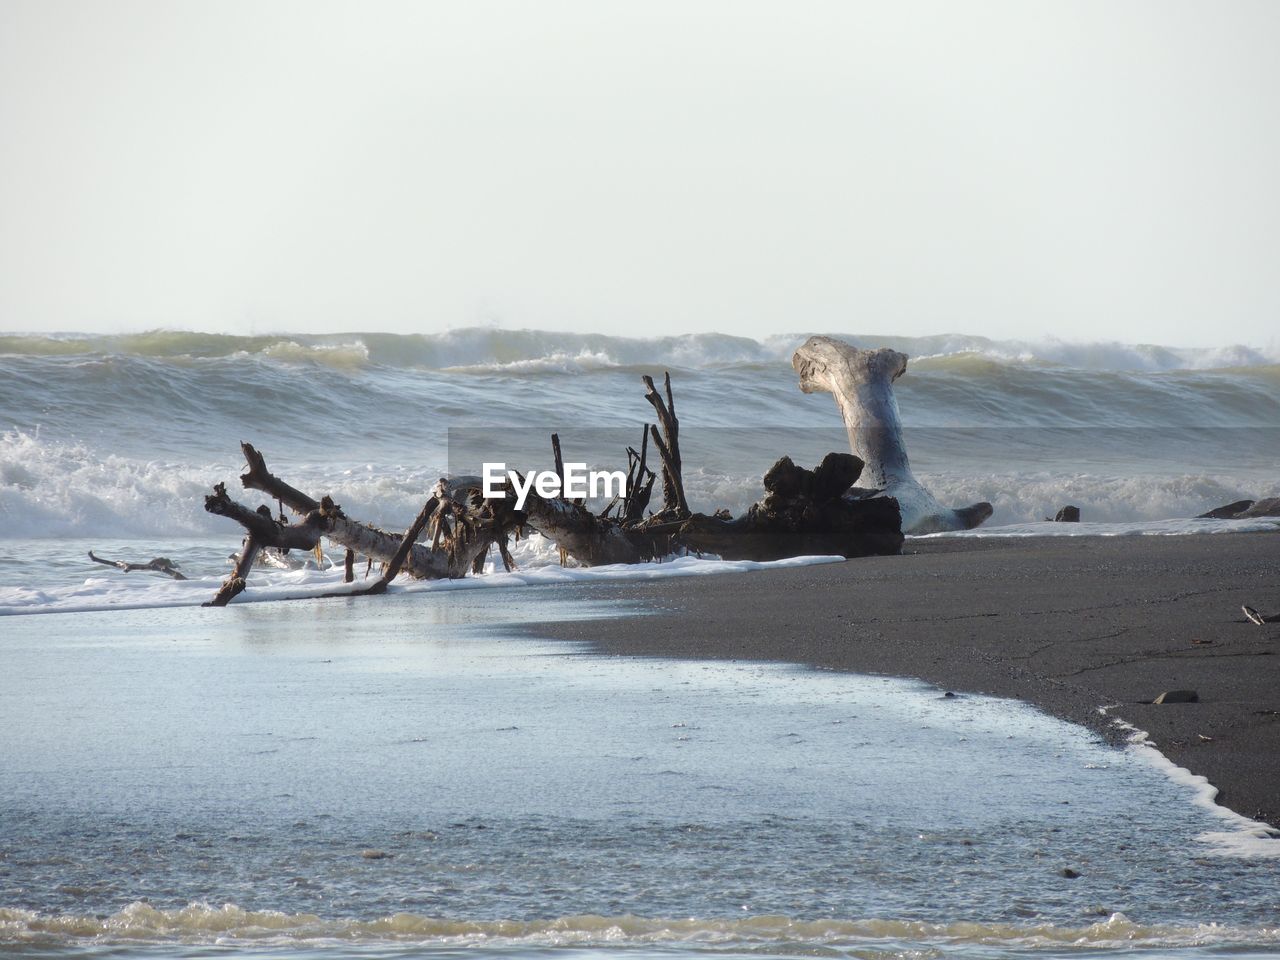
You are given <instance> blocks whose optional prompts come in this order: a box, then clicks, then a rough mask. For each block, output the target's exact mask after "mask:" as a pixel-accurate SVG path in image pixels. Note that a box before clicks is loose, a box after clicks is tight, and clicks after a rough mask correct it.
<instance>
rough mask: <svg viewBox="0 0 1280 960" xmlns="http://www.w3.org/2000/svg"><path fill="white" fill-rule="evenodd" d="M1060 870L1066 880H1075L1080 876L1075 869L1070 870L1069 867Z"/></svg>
mask: <svg viewBox="0 0 1280 960" xmlns="http://www.w3.org/2000/svg"><path fill="white" fill-rule="evenodd" d="M1060 872H1061V873H1062V875H1063V876H1064V877H1066V878H1067V879H1068V880H1075V879H1076V878H1077V877H1079V876H1080V874H1079V873H1077V872H1076V871H1075V870H1072V869H1071V868H1070V867H1063V868H1062V870H1061V871H1060Z"/></svg>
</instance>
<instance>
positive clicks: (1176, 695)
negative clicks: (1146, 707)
mask: <svg viewBox="0 0 1280 960" xmlns="http://www.w3.org/2000/svg"><path fill="white" fill-rule="evenodd" d="M1151 702H1152V703H1199V702H1200V694H1198V693H1196V692H1195V691H1194V690H1166V691H1165V692H1164V693H1162V694H1160V696H1158V697H1156V698H1155V699H1154V700H1152V701H1151Z"/></svg>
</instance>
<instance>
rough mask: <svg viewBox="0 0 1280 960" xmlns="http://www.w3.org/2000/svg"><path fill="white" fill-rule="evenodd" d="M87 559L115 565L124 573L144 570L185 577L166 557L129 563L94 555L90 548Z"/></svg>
mask: <svg viewBox="0 0 1280 960" xmlns="http://www.w3.org/2000/svg"><path fill="white" fill-rule="evenodd" d="M89 559H90V560H92V561H93V562H94V563H101V564H104V565H105V566H108V567H115V568H116V569H117V570H123V571H124V572H125V573H133V572H134V571H135V570H146V571H148V572H151V573H163V574H164V575H165V576H166V577H173V579H175V580H185V579H187V578H186V577H184V576H183V575H182V573H181V572H179V570H178V565H177V564H176V563H174V562H173V561H172V560H170V559H169V558H168V557H156V558H155V559H154V560H148V561H147V562H146V563H129V562H128V561H126V560H107V559H104V558H103V557H99V556H95V555H94V552H93V551H92V550H90V551H89Z"/></svg>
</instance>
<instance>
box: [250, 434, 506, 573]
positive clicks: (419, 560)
mask: <svg viewBox="0 0 1280 960" xmlns="http://www.w3.org/2000/svg"><path fill="white" fill-rule="evenodd" d="M240 447H241V450H242V451H243V452H244V457H245V462H246V463H247V464H248V470H247V471H246V472H245V473H244V474H242V475H241V477H240V482H241V483H242V484H243V485H244V486H245V488H246V489H249V490H258V491H261V492H262V493H265V494H267V495H268V496H269V497H271V498H272V499H274V500H279V501H280V502H281V503H283V504H284V505H285V506H286V507H288V508H289V509H290V510H292V511H294V512H295V513H298V514H301V515H303V516H308V515H310V514H312V513H313V512H316V511H319V514H320V516H321V517H322V518H323V521H324V531H323V532H324V536H325V537H326V538H328V539H329V540H331V541H332V542H334V543H336V544H338V545H339V546H342V547H346V548H347V549H348V550H351V551H354V552H355V553H358V554H361V555H362V556H366V557H369V558H371V559H373V560H378V561H380V562H382V563H389V562H390V561H391V560H392V558H393V557H395V556H396V554H397V552H398V551H399V550H400V547H401V544H402V543H403V541H404V537H403V536H401V535H397V534H394V533H388V532H387V531H385V530H379V529H378V528H377V527H374V526H372V525H370V524H367V523H361V522H359V521H357V520H352V519H351V518H349V517H347V516H346V515H345V514H344V513H343V512H342V509H341V507H339V506H337V505H336V504H334V503H333V501H332V500H330V499H329V498H328V497H325V498H324V499H322V500H319V501H317V500H315V499H314V498H312V497H310V496H308V495H307V494H305V493H303V492H302V491H300V490H297V489H295V488H294V487H291V486H290V485H289V484H287V483H285V482H284V481H283V480H281V479H280V478H278V477H276V476H275V475H274V474H272V473H271V471H270V470H268V469H267V465H266V461H265V459H264V458H263V456H262V454H261V453H259V452H258V451H257V450H256V449H255V448H254V447H253V445H252V444H249V443H242V444H241V445H240ZM480 489H481V481H480V478H479V477H457V478H452V479H442V480H441V481H440V482H439V483H437V484H436V488H435V490H434V491H433V493H432V496H433V497H434V498H435V499H436V501H437V504H438V507H437V508H436V509H435V510H434V511H433V512H432V513H433V516H432V525H433V533H434V538H433V542H432V543H431V544H430V545H428V544H423V543H413V544H411V545H410V547H409V551H408V553H407V555H406V556H405V557H404V560H403V572H404V573H406V574H408V575H409V576H411V577H414V578H415V579H418V580H445V579H457V578H459V577H464V576H466V575H467V573H468V572H469V571H471V570H472V569H473V567H474V566H475V565H476V563H477V562H478V561H483V559H484V556H485V554H486V553H488V551H489V547H490V546H492V545H493V544H494V543H495V541H497V540H499V539H502V540H503V543H504V545H505V537H506V533H507V530H508V529H509V528H510V527H511V526H513V525H514V524H515V518H514V517H513V511H511V510H509V509H504V508H503V506H502V505H501V501H498V502H495V503H489V502H486V501H485V500H484V499H483V498H482V497H480Z"/></svg>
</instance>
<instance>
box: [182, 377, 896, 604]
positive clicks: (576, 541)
mask: <svg viewBox="0 0 1280 960" xmlns="http://www.w3.org/2000/svg"><path fill="white" fill-rule="evenodd" d="M642 379H643V383H644V386H645V397H646V399H647V400H648V402H649V404H650V405H651V406H652V407H653V410H654V412H655V414H656V418H657V421H658V422H657V423H656V424H646V425H645V428H644V430H643V431H642V433H641V439H640V449H639V450H636V449H634V448H630V447H628V448H627V451H626V454H627V467H628V469H627V484H626V488H625V490H624V492H623V494H622V495H621V496H617V497H615V498H614V499H613V501H612V502H611V503H609V504H608V505H607V506H606V507H605V508H604V509H603V510H602V511H600V512H599V513H594V512H592V511H591V510H590V509H589V508H588V507H587V506H585V505H584V504H583V502H582V501H581V500H580V499H575V500H570V499H567V498H565V497H563V496H541V495H539V494H538V493H537V491H536V490H534V489H528V490H527V492H526V495H525V499H524V503H523V507H522V509H520V510H516V509H515V506H514V504H515V503H516V502H517V499H518V498H517V496H516V492H515V483H514V482H513V480H512V478H508V480H507V483H506V484H505V485H504V486H503V488H502V492H501V495H499V496H491V497H488V498H486V497H485V496H484V495H483V491H484V484H483V482H482V480H481V478H480V477H471V476H463V477H450V478H444V479H442V480H440V481H439V482H438V483H437V484H436V486H435V488H434V489H433V490H432V492H431V494H430V496H429V497H428V498H427V499H426V502H425V503H424V504H423V507H422V509H421V511H419V513H418V516H417V517H416V518H415V520H414V522H413V523H412V524H411V525H410V526H409V529H408V530H406V531H405V532H404V533H403V534H399V535H397V534H394V533H389V532H387V531H384V530H379V529H378V528H376V527H374V526H372V525H370V524H367V523H362V522H360V521H358V520H355V519H352V518H351V517H348V516H347V515H346V514H345V513H344V512H343V510H342V508H341V507H339V506H338V505H337V504H335V503H334V502H333V501H332V499H331V498H329V497H327V496H322V497H321V498H319V499H316V498H315V497H312V496H311V495H309V494H307V493H304V492H303V491H301V490H298V489H297V488H295V487H293V486H290V485H289V484H288V483H286V482H285V481H284V480H282V479H280V478H279V477H277V476H276V475H275V474H273V473H272V472H271V471H270V470H269V469H268V468H267V464H266V460H265V458H264V457H263V456H262V454H261V453H260V452H259V451H258V450H257V449H256V448H254V447H253V446H252V445H251V444H249V443H243V444H241V449H242V451H243V453H244V457H245V462H246V464H247V469H246V471H245V473H244V474H242V475H241V477H240V482H241V484H242V485H243V486H244V488H245V489H247V490H256V491H258V492H260V493H263V494H265V495H266V496H268V497H270V498H271V499H272V500H275V501H277V502H278V503H279V504H280V506H281V516H280V517H273V516H272V513H271V510H270V508H268V507H267V506H265V505H264V506H261V507H258V508H257V509H251V508H250V507H247V506H245V505H243V504H241V503H238V502H236V501H235V500H233V499H232V498H231V497H230V496H229V495H228V493H227V491H226V489H225V487H224V486H223V485H221V484H219V485H218V486H216V487H215V488H214V492H213V494H212V495H210V496H209V497H207V498H206V501H205V509H206V510H208V511H209V512H210V513H213V514H217V515H219V516H225V517H227V518H228V519H231V520H234V521H235V522H236V523H238V524H239V525H240V526H241V527H243V528H244V530H245V531H246V537H245V540H244V545H243V547H242V549H241V552H240V555H239V557H238V560H237V565H236V569H235V571H233V573H232V574H231V576H230V577H228V578H227V581H226V582H225V583H224V584H223V586H222V589H221V590H219V592H218V594H217V596H216V597H215V598H214V600H213V601H211V605H216V606H220V605H224V604H226V603H227V602H229V601H230V600H231V599H232V598H233V597H235V596H236V595H237V594H239V593H240V592H242V591H243V590H244V589H245V582H246V579H247V577H248V573H249V570H250V568H251V567H252V565H253V561H254V558H255V556H257V555H258V554H259V553H260V552H261V551H263V550H268V549H271V550H279V551H282V552H287V551H289V550H313V549H316V550H318V547H319V544H320V543H321V541H322V540H328V541H329V542H330V543H333V544H336V545H338V546H339V547H342V548H344V551H345V558H344V564H343V566H344V580H345V581H346V582H347V583H350V582H352V581H353V580H354V565H355V557H356V555H357V554H360V555H361V556H364V557H367V558H368V561H369V565H370V567H372V564H373V562H374V561H378V562H380V563H381V564H382V565H383V567H382V575H381V576H380V577H379V578H378V580H376V581H375V582H374V583H373V584H371V585H370V586H369V587H366V588H364V589H361V590H357V591H354V594H355V595H361V594H377V593H382V592H385V591H386V589H387V586H388V584H389V583H390V582H391V581H392V580H393V579H394V578H395V577H396V576H397V575H398V574H400V573H402V572H403V573H405V574H407V575H408V576H411V577H415V578H418V579H441V578H457V577H463V576H466V574H467V573H468V572H479V570H480V569H482V566H483V563H484V560H485V557H486V556H487V554H488V552H489V549H490V548H491V547H496V549H497V551H498V553H499V555H500V556H501V558H502V562H503V565H504V566H505V567H506V568H507V569H512V568H513V567H514V563H513V561H512V558H511V554H510V551H509V539H510V538H511V537H512V536H516V537H518V536H520V535H521V534H522V533H523V532H525V531H527V530H531V531H534V532H536V533H539V534H541V535H542V536H544V537H546V538H547V539H549V540H550V541H552V542H553V543H554V544H555V545H556V546H557V548H558V549H559V551H560V556H561V561H562V562H567V561H568V559H569V558H573V559H574V560H575V561H576V562H577V563H579V564H581V565H583V566H597V565H601V564H631V563H640V562H644V561H647V560H653V559H655V558H660V557H663V556H667V555H670V554H672V553H675V552H685V551H693V552H698V553H713V554H717V555H719V556H722V557H725V558H727V559H758V560H771V559H779V558H782V557H793V556H801V555H811V554H828V555H830V554H836V555H841V556H845V557H858V556H867V555H871V554H896V553H899V552H900V551H901V546H902V524H901V515H900V512H899V505H898V502H897V501H896V500H895V499H894V498H893V497H891V496H882V495H880V494H882V493H884V491H883V490H881V489H874V490H863V491H860V492H859V491H857V490H856V488H854V489H853V490H851V488H852V485H853V483H854V482H855V481H856V480H857V479H858V478H859V476H860V475H861V474H862V473H863V472H864V462H863V460H862V459H861V458H860V457H857V456H852V455H850V454H839V453H832V454H828V455H827V457H826V458H825V459H824V460H823V461H822V463H821V464H819V465H818V466H817V467H816V468H815V469H813V470H807V469H804V468H802V467H797V466H796V465H795V464H794V463H792V461H791V460H790V459H789V458H787V457H783V458H782V459H781V460H779V461H778V462H777V463H775V464H774V466H773V467H772V468H770V470H769V472H768V473H767V474H766V475H765V477H764V486H765V490H766V495H765V497H764V499H762V500H761V501H760V502H759V503H757V504H755V505H754V506H752V507H751V508H750V509H749V510H748V511H747V512H746V513H745V514H744V515H743V516H741V517H739V518H737V519H732V518H730V517H729V515H728V513H727V511H720V512H718V513H716V514H713V515H710V516H708V515H705V514H697V513H693V512H692V511H691V510H690V508H689V503H688V499H687V497H686V495H685V491H684V478H683V474H682V469H683V464H682V458H681V452H680V421H679V419H678V417H677V416H676V404H675V396H674V392H673V390H672V386H671V377H670V374H667V375H666V376H665V377H664V378H663V389H662V391H659V390H658V388H657V386H656V385H655V384H654V381H653V378H651V377H648V376H646V377H643V378H642ZM889 401H890V403H891V402H892V395H891V394H890V395H889ZM895 417H896V411H895ZM894 422H895V423H896V419H895V421H894ZM651 442H652V449H653V451H654V452H655V453H656V456H657V459H658V461H659V467H658V469H654V468H651V467H650V465H649V464H650V443H651ZM551 447H552V459H553V461H554V468H555V471H556V473H557V475H558V476H559V477H560V478H561V481H562V483H561V489H563V480H564V477H565V467H564V456H563V452H562V449H561V443H560V437H559V436H558V435H555V434H553V435H552V442H551ZM903 463H904V464H905V455H904V456H903ZM659 470H660V472H661V475H662V507H661V509H660V510H658V511H657V512H656V513H654V512H649V505H650V502H651V500H652V493H653V486H654V483H655V481H656V478H657V474H658V471H659ZM525 479H526V478H524V477H521V476H519V475H518V474H517V475H515V480H516V481H518V482H519V483H520V484H521V485H522V487H523V485H524V484H525ZM873 482H878V478H873ZM286 507H287V508H288V509H289V510H290V511H292V512H293V513H294V514H295V515H296V516H297V518H298V519H296V520H295V521H293V522H290V521H288V520H286V518H285V517H284V515H283V510H284V508H286ZM420 537H423V539H422V540H420V539H419V538H420ZM366 576H368V572H367V571H366ZM343 595H344V596H351V595H353V593H352V592H350V591H349V592H347V593H344V594H343Z"/></svg>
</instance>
